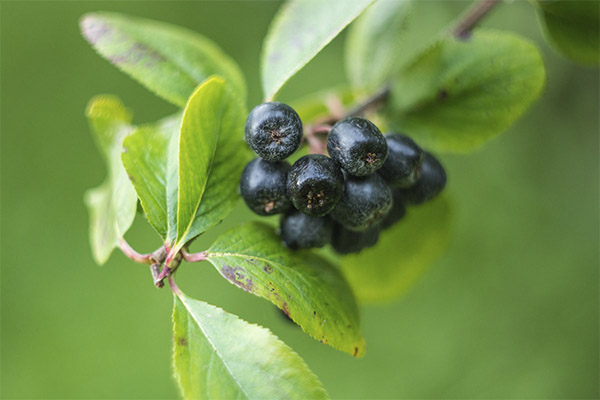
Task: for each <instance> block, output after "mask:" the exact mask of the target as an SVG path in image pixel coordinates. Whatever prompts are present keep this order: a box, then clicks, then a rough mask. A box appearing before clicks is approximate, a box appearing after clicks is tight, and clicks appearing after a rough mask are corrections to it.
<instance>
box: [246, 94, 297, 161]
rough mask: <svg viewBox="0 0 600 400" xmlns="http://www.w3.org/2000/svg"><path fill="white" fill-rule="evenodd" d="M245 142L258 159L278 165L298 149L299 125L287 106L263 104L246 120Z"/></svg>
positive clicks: (291, 109) (294, 112) (291, 110)
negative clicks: (277, 163)
mask: <svg viewBox="0 0 600 400" xmlns="http://www.w3.org/2000/svg"><path fill="white" fill-rule="evenodd" d="M245 131H246V142H247V143H248V145H249V146H250V147H251V148H252V150H254V152H255V153H256V154H258V156H259V157H261V158H262V159H264V160H267V161H279V160H283V159H284V158H286V157H288V156H289V155H290V154H292V153H293V152H294V151H296V150H297V149H298V147H300V142H301V141H302V121H301V120H300V117H299V116H298V114H297V113H296V111H294V109H293V108H291V107H290V106H288V105H286V104H283V103H277V102H270V103H263V104H259V105H258V106H256V107H254V109H253V110H252V111H251V112H250V114H249V115H248V119H247V120H246V130H245Z"/></svg>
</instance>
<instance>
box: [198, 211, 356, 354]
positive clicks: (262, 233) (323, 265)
mask: <svg viewBox="0 0 600 400" xmlns="http://www.w3.org/2000/svg"><path fill="white" fill-rule="evenodd" d="M207 258H208V260H209V261H210V262H211V263H212V264H213V265H214V266H215V268H216V269H217V270H218V271H219V273H220V274H221V275H223V277H225V278H226V279H227V280H229V281H230V282H231V283H233V284H234V285H236V286H239V287H240V288H242V289H244V290H245V291H247V292H250V293H253V294H255V295H257V296H260V297H263V298H265V299H267V300H269V301H271V302H272V303H273V304H275V305H276V306H278V307H279V308H281V309H282V310H283V312H285V313H286V314H287V315H288V316H289V317H290V318H291V319H292V320H294V322H296V323H297V324H298V325H300V326H301V327H302V329H303V330H304V331H305V332H306V333H308V334H309V335H310V336H312V337H313V338H315V339H317V340H319V341H321V342H323V343H326V344H329V345H330V346H332V347H334V348H336V349H339V350H342V351H345V352H347V353H350V354H352V355H354V356H362V355H363V354H364V347H365V343H364V339H363V338H362V336H361V334H360V330H359V316H358V309H357V306H356V302H355V300H354V296H353V294H352V291H351V289H350V287H349V286H348V283H347V282H346V280H345V279H344V277H343V276H342V275H341V274H340V272H339V271H338V270H337V269H336V268H335V267H333V266H332V265H331V264H329V263H328V262H327V261H326V260H325V259H323V258H321V257H320V256H317V255H315V254H313V253H311V252H309V251H290V250H288V249H287V248H285V247H284V246H283V245H282V243H281V239H280V238H279V236H278V235H277V233H276V232H275V230H274V229H273V228H272V227H270V226H268V225H266V224H263V223H258V222H253V223H248V224H245V225H241V226H238V227H236V228H233V229H231V230H229V231H227V232H225V233H224V234H223V235H221V236H220V237H219V238H218V239H217V240H216V241H215V243H214V244H213V245H212V246H211V247H210V249H208V251H207Z"/></svg>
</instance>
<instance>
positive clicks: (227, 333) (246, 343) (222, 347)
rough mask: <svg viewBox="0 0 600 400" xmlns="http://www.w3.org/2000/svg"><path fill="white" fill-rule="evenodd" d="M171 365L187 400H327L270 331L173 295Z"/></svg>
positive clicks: (310, 375) (305, 369)
mask: <svg viewBox="0 0 600 400" xmlns="http://www.w3.org/2000/svg"><path fill="white" fill-rule="evenodd" d="M173 324H174V327H173V331H174V332H173V342H174V349H173V352H174V356H173V365H174V368H175V378H176V379H177V383H178V384H179V387H180V389H181V392H182V395H183V397H184V398H185V399H299V400H304V399H326V398H328V396H327V393H326V392H325V390H324V389H323V386H322V384H321V382H319V380H318V378H317V377H316V376H315V375H314V374H313V373H312V372H311V371H310V370H309V369H308V367H307V366H306V364H305V363H304V361H303V360H302V359H301V358H300V356H298V354H296V353H295V352H294V351H293V350H292V349H290V348H289V347H288V346H286V345H285V344H284V343H283V342H281V341H280V340H279V339H277V337H275V336H274V335H273V334H272V333H271V332H270V331H269V330H268V329H265V328H263V327H260V326H258V325H253V324H249V323H248V322H246V321H243V320H241V319H239V318H238V317H236V316H235V315H232V314H229V313H227V312H225V311H223V310H222V309H220V308H218V307H214V306H211V305H209V304H207V303H204V302H202V301H198V300H194V299H191V298H189V297H187V296H186V295H185V294H183V293H181V292H176V295H175V304H174V308H173Z"/></svg>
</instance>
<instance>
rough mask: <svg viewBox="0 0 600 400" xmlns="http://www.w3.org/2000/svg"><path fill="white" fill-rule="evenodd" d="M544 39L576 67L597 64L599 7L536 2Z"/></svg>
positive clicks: (599, 61) (591, 3)
mask: <svg viewBox="0 0 600 400" xmlns="http://www.w3.org/2000/svg"><path fill="white" fill-rule="evenodd" d="M536 4H538V5H539V7H540V9H539V10H538V11H539V12H538V19H539V21H540V24H541V25H542V27H543V30H544V33H545V36H546V39H547V40H548V41H549V42H550V43H551V44H552V45H553V46H554V47H555V48H556V50H558V51H559V52H560V53H561V54H562V55H564V56H565V57H567V58H568V59H570V60H571V61H574V62H576V63H579V64H583V65H594V66H596V65H598V64H600V39H599V38H600V3H599V2H598V1H574V0H569V1H564V0H561V1H543V2H539V1H538V2H537V3H536Z"/></svg>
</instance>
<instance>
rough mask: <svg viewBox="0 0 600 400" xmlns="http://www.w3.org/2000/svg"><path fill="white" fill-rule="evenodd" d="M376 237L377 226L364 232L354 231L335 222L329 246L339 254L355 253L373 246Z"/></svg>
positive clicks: (377, 232) (377, 236)
mask: <svg viewBox="0 0 600 400" xmlns="http://www.w3.org/2000/svg"><path fill="white" fill-rule="evenodd" d="M378 239H379V227H378V226H376V227H374V228H371V229H369V230H366V231H364V232H356V231H351V230H349V229H346V228H344V227H343V226H341V225H339V224H336V225H335V227H334V230H333V237H332V239H331V246H332V247H333V249H334V250H335V251H336V252H338V253H339V254H350V253H357V252H359V251H361V250H362V249H366V248H368V247H372V246H375V244H376V243H377V240H378Z"/></svg>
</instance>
